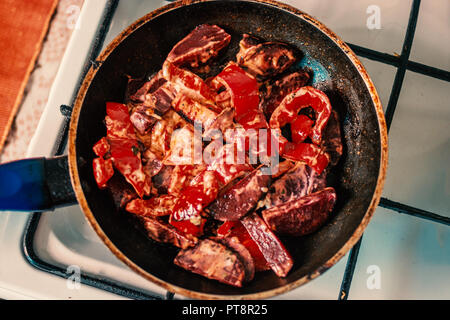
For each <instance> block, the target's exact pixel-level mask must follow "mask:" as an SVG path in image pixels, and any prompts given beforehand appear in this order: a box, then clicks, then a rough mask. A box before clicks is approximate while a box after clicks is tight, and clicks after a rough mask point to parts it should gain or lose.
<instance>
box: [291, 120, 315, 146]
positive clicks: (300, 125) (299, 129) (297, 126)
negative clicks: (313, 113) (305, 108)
mask: <svg viewBox="0 0 450 320" xmlns="http://www.w3.org/2000/svg"><path fill="white" fill-rule="evenodd" d="M313 125H314V121H313V120H311V118H310V117H308V116H305V115H303V114H300V115H299V116H298V117H297V119H295V120H294V122H292V123H291V136H292V141H293V142H295V143H301V142H303V141H305V139H306V138H307V137H308V136H309V134H310V133H311V129H312V126H313Z"/></svg>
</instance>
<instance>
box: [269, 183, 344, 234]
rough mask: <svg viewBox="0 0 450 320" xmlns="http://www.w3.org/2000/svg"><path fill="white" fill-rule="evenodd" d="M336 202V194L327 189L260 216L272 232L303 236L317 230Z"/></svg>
mask: <svg viewBox="0 0 450 320" xmlns="http://www.w3.org/2000/svg"><path fill="white" fill-rule="evenodd" d="M335 202H336V192H335V191H334V189H333V188H332V187H328V188H325V189H322V190H320V191H317V192H315V193H312V194H310V195H307V196H305V197H303V198H300V199H296V200H292V201H289V202H287V203H284V204H280V205H278V206H275V207H272V208H270V209H266V210H264V211H263V212H262V216H263V218H264V220H265V221H266V223H267V224H268V225H269V226H270V228H271V229H272V230H274V231H275V232H277V233H280V234H285V235H290V236H303V235H306V234H309V233H312V232H314V231H316V230H317V229H319V228H320V227H321V226H322V225H323V223H324V222H325V221H326V220H327V218H328V215H329V213H330V212H331V210H333V207H334V204H335Z"/></svg>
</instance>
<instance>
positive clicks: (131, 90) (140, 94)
mask: <svg viewBox="0 0 450 320" xmlns="http://www.w3.org/2000/svg"><path fill="white" fill-rule="evenodd" d="M166 81H167V80H166V79H164V78H163V76H162V71H159V72H157V73H156V74H154V75H153V76H152V77H151V79H150V80H148V79H145V78H137V79H136V78H132V77H129V78H128V84H127V89H126V91H125V102H126V103H128V102H133V103H142V102H144V101H145V98H146V95H147V93H153V92H155V91H156V89H158V88H159V87H161V86H162V85H163V84H164V83H165V82H166Z"/></svg>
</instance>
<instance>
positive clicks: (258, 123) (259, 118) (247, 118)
mask: <svg viewBox="0 0 450 320" xmlns="http://www.w3.org/2000/svg"><path fill="white" fill-rule="evenodd" d="M237 121H238V122H239V124H241V125H242V127H243V128H244V129H262V128H268V127H269V125H268V124H267V121H266V118H265V117H264V114H263V112H262V111H260V110H250V111H248V112H247V113H245V114H243V115H242V116H241V117H240V118H239V120H237Z"/></svg>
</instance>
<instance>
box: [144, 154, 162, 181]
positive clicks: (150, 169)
mask: <svg viewBox="0 0 450 320" xmlns="http://www.w3.org/2000/svg"><path fill="white" fill-rule="evenodd" d="M142 160H143V162H144V172H145V173H146V174H147V175H148V176H149V177H153V176H155V175H157V174H158V173H159V172H160V171H161V169H162V167H163V163H162V161H161V160H160V159H159V158H158V156H157V155H156V154H154V153H153V152H151V151H150V149H147V150H145V152H144V153H143V154H142Z"/></svg>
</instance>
